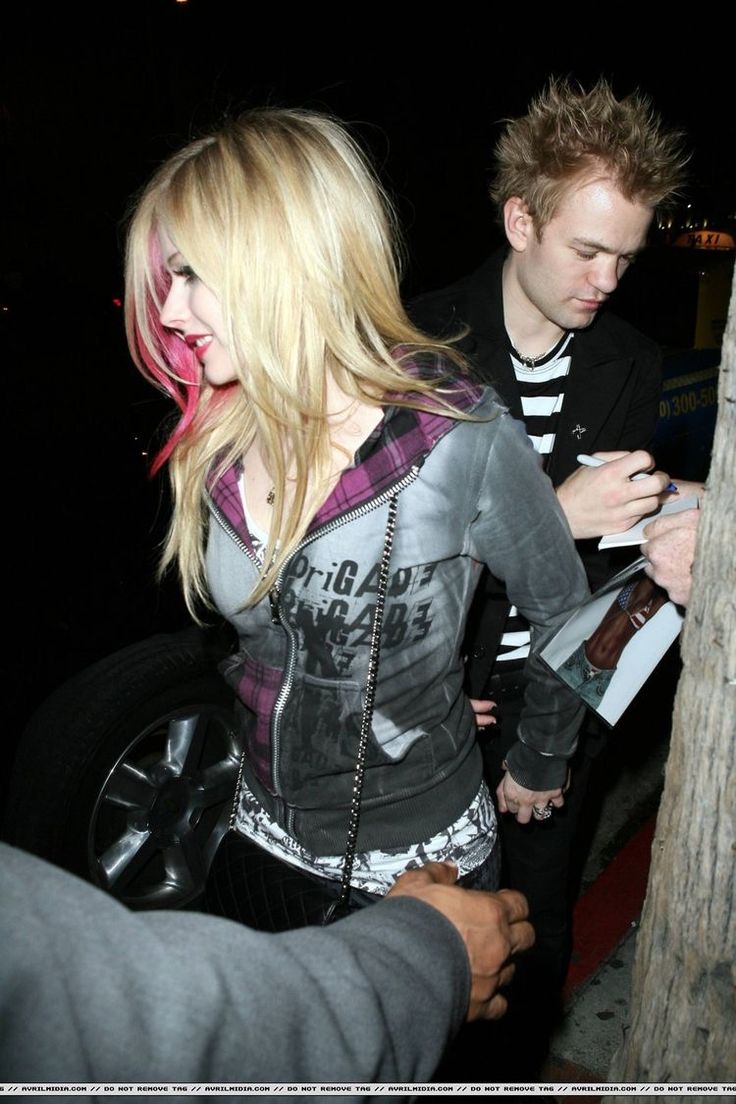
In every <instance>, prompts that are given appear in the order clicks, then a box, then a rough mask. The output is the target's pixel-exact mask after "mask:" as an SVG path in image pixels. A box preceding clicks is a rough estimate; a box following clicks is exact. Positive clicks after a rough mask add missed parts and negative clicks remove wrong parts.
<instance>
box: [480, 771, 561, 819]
mask: <svg viewBox="0 0 736 1104" xmlns="http://www.w3.org/2000/svg"><path fill="white" fill-rule="evenodd" d="M496 798H497V800H498V808H499V811H500V812H502V813H511V814H512V816H515V817H516V819H517V820H518V822H519V824H528V823H529V821H530V820H531V819H532V818H534V819H535V820H547V819H548V817H549V812H548V811H547V810H548V809H549V808H550V807H553V808H555V809H561V808H562V806H563V805H564V804H565V798H564V797H563V794H562V790H561V788H558V789H556V790H528V789H526V787H525V786H520V785H519V784H518V782H515V781H514V779H513V778H512V777H511V775H510V774H509V772H508V770H507V771H506V774H505V775H504V776H503V778H502V779H501V781H500V783H499V785H498V788H497V789H496Z"/></svg>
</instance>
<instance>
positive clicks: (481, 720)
mask: <svg viewBox="0 0 736 1104" xmlns="http://www.w3.org/2000/svg"><path fill="white" fill-rule="evenodd" d="M470 705H471V708H472V710H473V713H474V715H475V723H476V726H477V727H478V728H487V727H488V725H492V724H494V725H495V724H497V723H498V722H497V719H496V718H495V717H494V716H493V714H492V712H491V710H492V709H495V708H496V703H495V701H493V700H492V699H491V698H471V699H470Z"/></svg>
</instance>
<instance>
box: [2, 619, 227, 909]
mask: <svg viewBox="0 0 736 1104" xmlns="http://www.w3.org/2000/svg"><path fill="white" fill-rule="evenodd" d="M231 644H232V641H231V639H230V638H229V636H227V637H226V636H225V634H224V633H222V632H219V633H214V634H213V633H211V632H204V631H200V630H198V629H194V628H192V629H187V630H185V631H184V632H181V633H175V634H162V635H158V636H154V637H151V638H150V639H148V640H145V641H143V642H141V643H139V644H134V645H132V646H130V647H128V648H124V649H123V650H122V651H119V652H116V653H115V654H114V655H111V656H108V657H107V658H106V659H103V660H101V661H100V662H99V663H96V664H95V665H94V666H92V667H90V668H87V669H86V670H84V671H82V672H81V673H80V674H79V675H77V676H75V677H74V678H72V679H70V680H69V681H68V682H65V683H64V684H63V685H62V686H60V687H59V688H58V689H57V690H56V691H55V692H54V693H53V694H52V695H51V696H50V697H49V698H47V699H46V701H45V702H44V703H43V704H42V705H41V706H40V708H39V709H38V710H37V711H36V713H34V715H33V717H32V718H31V720H30V722H29V724H28V726H27V728H26V730H25V731H24V733H23V736H22V737H21V741H20V744H19V747H18V752H17V756H16V760H15V764H14V768H13V772H12V776H11V781H10V789H9V795H8V805H7V818H6V822H7V825H6V833H5V834H6V838H7V839H8V841H9V842H10V843H13V844H15V845H16V846H19V847H22V848H24V849H25V850H29V851H32V852H34V853H35V854H37V855H40V856H41V857H42V858H46V859H48V860H49V861H51V862H54V863H56V864H58V865H60V866H64V867H66V868H67V869H68V870H71V871H73V872H74V873H77V874H79V875H81V876H82V877H84V878H87V879H88V880H89V881H91V882H93V883H95V884H97V885H99V886H101V887H102V888H104V889H106V890H107V891H108V892H110V893H112V894H113V895H114V896H116V897H117V898H119V899H120V900H121V901H123V902H124V903H125V904H126V905H128V906H129V907H132V908H166V907H169V908H180V907H186V906H191V905H193V904H196V903H197V901H198V899H199V898H200V896H201V893H202V889H203V886H204V882H205V879H206V876H207V872H208V869H209V865H210V863H211V861H212V857H213V856H214V852H215V850H216V848H217V845H218V844H219V842H220V839H221V838H222V836H223V835H224V833H225V831H226V830H227V825H228V821H229V814H230V807H231V805H232V799H233V795H234V792H235V785H236V781H237V773H238V768H239V761H240V747H239V742H238V736H237V728H236V725H235V721H234V715H233V709H232V702H233V695H232V691H230V690H229V689H228V687H227V686H226V684H225V682H224V680H223V679H222V678H221V676H220V675H219V673H218V670H217V664H218V662H219V661H220V660H221V659H222V658H224V656H225V655H226V654H228V653H229V652H230V651H231V650H232V649H231Z"/></svg>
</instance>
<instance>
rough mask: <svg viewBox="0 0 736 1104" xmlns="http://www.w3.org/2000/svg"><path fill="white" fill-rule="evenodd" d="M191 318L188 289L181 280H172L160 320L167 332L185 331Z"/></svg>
mask: <svg viewBox="0 0 736 1104" xmlns="http://www.w3.org/2000/svg"><path fill="white" fill-rule="evenodd" d="M188 318H189V307H188V305H187V294H186V289H185V287H184V285H183V281H181V280H172V283H171V287H170V288H169V294H168V295H167V296H166V298H165V299H164V302H163V306H162V307H161V313H160V314H159V319H160V320H161V325H162V326H166V328H167V330H183V329H184V327H185V324H186V321H187V319H188Z"/></svg>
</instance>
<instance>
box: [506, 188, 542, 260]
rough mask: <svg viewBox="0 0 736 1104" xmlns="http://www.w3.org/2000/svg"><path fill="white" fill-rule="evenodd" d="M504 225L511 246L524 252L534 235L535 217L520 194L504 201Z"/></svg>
mask: <svg viewBox="0 0 736 1104" xmlns="http://www.w3.org/2000/svg"><path fill="white" fill-rule="evenodd" d="M503 226H504V230H505V231H506V237H507V238H508V240H509V245H510V246H511V248H512V249H514V250H516V252H517V253H523V252H524V251H525V249H526V247H527V244H528V242H529V239H530V238H531V237H533V236H534V219H533V218H532V215H531V214H530V213H529V208H528V207H527V205H526V203H525V201H524V200H523V199H521V198H520V197H519V196H512V197H511V199H507V200H506V202H505V203H504V205H503Z"/></svg>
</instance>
